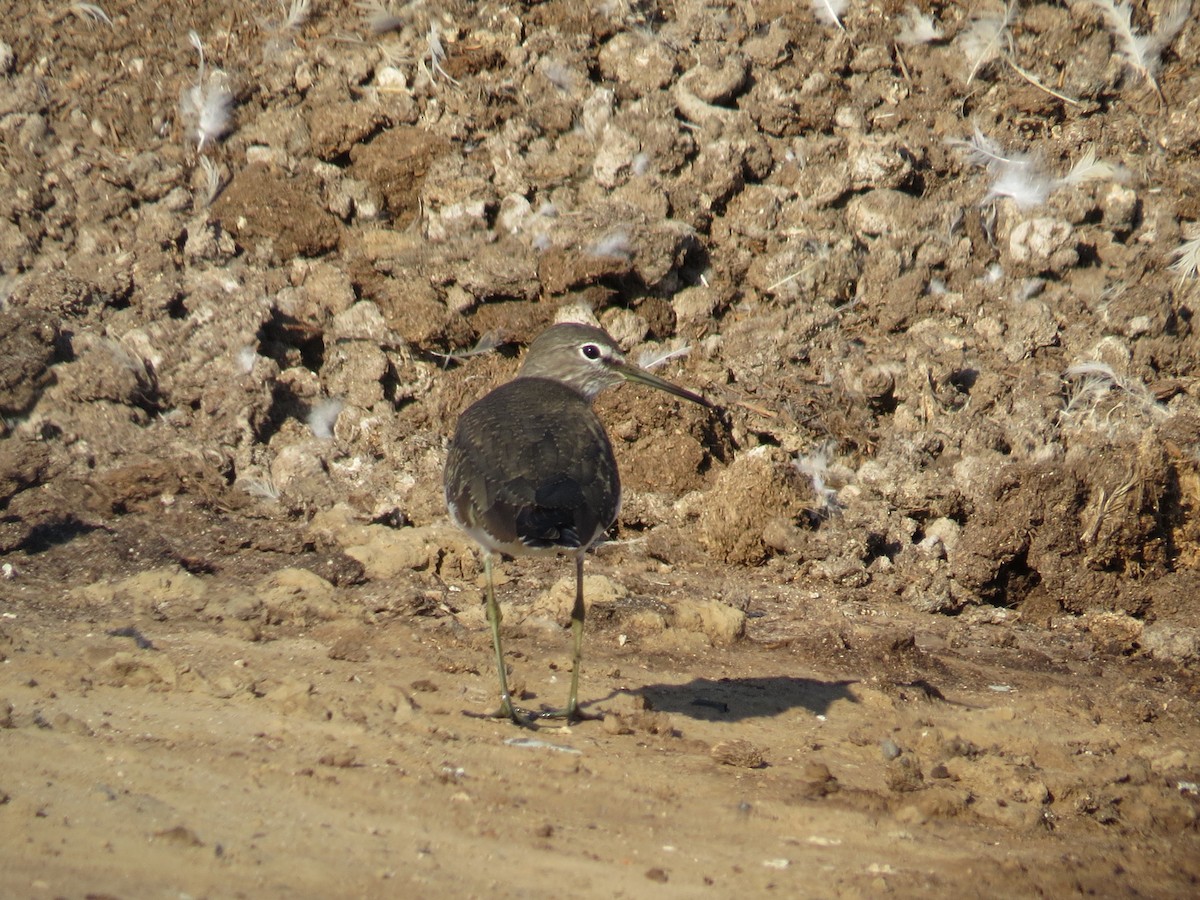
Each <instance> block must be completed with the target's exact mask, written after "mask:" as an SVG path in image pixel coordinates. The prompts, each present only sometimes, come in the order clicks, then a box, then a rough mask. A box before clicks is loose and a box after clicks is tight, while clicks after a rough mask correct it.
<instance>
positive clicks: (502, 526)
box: [444, 322, 713, 725]
mask: <svg viewBox="0 0 1200 900" xmlns="http://www.w3.org/2000/svg"><path fill="white" fill-rule="evenodd" d="M625 382H633V383H635V384H642V385H646V386H648V387H652V388H657V389H658V390H661V391H665V392H667V393H668V394H673V395H674V396H676V397H680V398H682V399H684V400H690V401H691V402H693V403H698V404H700V405H701V406H704V407H708V408H712V406H713V405H712V403H710V402H709V401H708V400H707V399H706V398H704V397H702V396H700V395H699V394H695V393H692V392H691V391H688V390H686V389H684V388H682V387H679V386H678V385H675V384H672V383H671V382H669V381H666V380H664V379H662V378H659V377H658V376H656V375H653V374H651V373H650V372H647V371H646V370H645V369H642V368H641V367H639V366H637V365H634V364H633V363H631V362H629V361H628V360H626V358H625V355H624V354H623V353H622V352H621V348H620V346H619V345H618V344H617V342H616V341H615V340H613V338H612V337H611V336H610V335H609V334H608V333H607V332H605V331H604V330H603V329H601V328H597V327H595V326H592V325H586V324H581V323H574V322H565V323H560V324H557V325H552V326H551V327H550V328H548V329H546V330H545V331H544V332H542V333H541V334H540V335H539V336H538V337H537V338H536V339H535V340H534V341H533V342H532V343H531V344H530V345H529V349H528V350H527V351H526V354H525V359H524V362H523V363H522V365H521V369H520V371H519V372H518V373H517V375H516V377H515V378H513V379H512V380H511V381H509V382H507V383H505V384H502V385H500V386H499V387H497V388H496V389H495V390H493V391H491V392H490V393H488V394H486V395H485V396H484V397H482V398H481V399H479V400H476V401H475V402H474V403H473V404H471V405H470V406H469V407H467V409H466V410H464V411H463V413H462V414H461V416H460V417H459V419H458V424H457V426H456V428H455V431H454V436H453V437H452V439H451V441H450V446H449V452H448V454H447V458H446V468H445V473H444V487H445V495H446V506H447V508H448V509H449V512H450V517H451V518H452V519H453V521H454V523H455V524H456V525H457V526H458V527H459V528H461V529H462V530H463V531H464V532H466V534H467V535H468V536H470V537H471V538H472V539H473V540H474V541H475V543H477V544H478V545H479V547H480V550H481V553H482V556H483V568H484V576H485V580H486V592H485V598H484V602H485V604H486V609H487V621H488V624H489V626H490V627H491V633H492V645H493V649H494V650H495V655H496V668H497V671H498V672H499V680H500V708H499V710H498V711H497V712H496V713H494V716H495V717H496V718H508V719H511V720H512V721H513V722H515V723H516V724H518V725H529V724H531V723H532V722H534V721H536V720H538V719H546V718H560V719H566V720H567V722H568V724H569V723H571V722H572V721H575V720H577V719H582V718H591V717H590V716H585V715H584V714H583V713H582V712H581V710H580V708H579V702H578V701H579V669H580V663H581V660H582V656H583V622H584V601H583V559H584V555H585V554H586V553H587V551H588V550H589V549H591V548H592V547H594V546H595V545H596V544H597V543H599V542H600V540H601V539H602V538H603V537H604V535H605V533H606V532H607V531H608V530H609V528H611V527H612V525H613V523H614V522H615V521H616V519H617V514H618V513H619V512H620V509H621V479H620V475H619V474H618V472H617V461H616V458H615V457H614V456H613V449H612V443H611V441H610V440H609V438H608V434H607V432H606V431H605V429H604V424H603V423H602V422H601V421H600V417H599V416H598V415H597V414H596V412H595V410H594V409H593V408H592V402H593V401H594V400H595V399H596V397H597V396H598V395H599V394H600V393H601V392H602V391H604V390H607V389H608V388H613V387H617V386H618V385H621V384H624V383H625ZM561 554H567V555H571V556H574V558H575V603H574V606H573V608H572V610H571V633H572V645H573V652H572V658H571V687H570V693H569V695H568V698H567V705H566V706H565V707H563V708H561V709H550V710H545V709H544V710H541V711H538V712H533V711H530V710H526V709H521V708H519V707H517V706H515V705H514V703H513V698H512V696H511V695H510V693H509V689H508V676H507V672H506V669H505V665H504V651H503V649H502V647H501V641H500V622H501V612H500V607H499V605H498V604H497V602H496V591H495V584H494V581H493V577H492V569H493V565H494V562H495V559H496V557H497V556H501V555H504V556H530V555H540V556H549V555H561Z"/></svg>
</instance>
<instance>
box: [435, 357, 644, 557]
mask: <svg viewBox="0 0 1200 900" xmlns="http://www.w3.org/2000/svg"><path fill="white" fill-rule="evenodd" d="M445 487H446V504H447V506H448V507H449V508H450V514H451V515H452V516H453V517H454V519H455V521H456V522H457V523H458V524H459V526H461V527H462V528H463V529H464V530H465V531H466V532H467V533H468V534H470V535H471V536H472V537H474V538H475V539H476V540H477V541H479V543H480V544H482V545H483V546H484V547H486V548H488V549H489V550H493V551H497V552H501V553H509V554H513V553H529V552H537V551H539V550H546V551H548V550H553V549H556V548H561V549H564V550H575V549H579V548H580V547H588V546H590V545H591V544H593V543H594V542H595V541H596V540H597V539H598V538H599V537H600V536H601V535H602V534H603V533H604V531H606V530H607V529H608V527H609V526H610V525H612V523H613V521H614V520H615V519H616V517H617V512H618V511H619V509H620V504H621V483H620V479H619V478H618V475H617V463H616V460H615V459H614V457H613V452H612V444H611V443H610V442H609V440H608V435H607V434H606V433H605V431H604V426H603V424H602V423H601V422H600V419H599V417H598V416H597V415H596V413H595V412H594V411H593V410H592V407H591V404H590V403H588V401H587V400H586V399H585V398H584V396H583V395H582V394H580V393H578V392H577V391H575V390H573V389H571V388H569V387H566V386H565V385H563V384H561V383H559V382H557V381H553V380H550V379H545V378H518V379H516V380H514V381H510V382H509V383H508V384H505V385H502V386H500V387H498V388H497V389H496V390H494V391H492V392H491V393H490V394H488V395H487V396H485V397H484V398H482V399H481V400H479V401H477V402H476V403H474V404H472V405H471V406H470V407H468V408H467V410H466V411H465V412H464V413H463V414H462V416H461V417H460V418H459V420H458V428H457V429H456V430H455V433H454V438H453V440H452V441H451V442H450V453H449V456H448V458H447V460H446V472H445Z"/></svg>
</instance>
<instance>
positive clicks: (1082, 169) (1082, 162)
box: [1058, 147, 1129, 185]
mask: <svg viewBox="0 0 1200 900" xmlns="http://www.w3.org/2000/svg"><path fill="white" fill-rule="evenodd" d="M1128 177H1129V170H1128V169H1126V168H1125V167H1124V166H1122V165H1120V164H1116V165H1114V164H1113V163H1110V162H1105V161H1104V160H1102V159H1097V158H1096V148H1095V147H1088V148H1087V149H1086V150H1084V151H1083V155H1082V156H1081V157H1079V159H1078V160H1077V161H1076V163H1075V165H1073V166H1071V171H1070V172H1068V173H1067V174H1066V175H1065V176H1064V177H1062V178H1060V179H1059V182H1058V183H1059V184H1060V185H1077V184H1085V183H1087V182H1089V181H1124V180H1125V179H1127V178H1128Z"/></svg>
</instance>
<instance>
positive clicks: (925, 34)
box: [896, 3, 943, 47]
mask: <svg viewBox="0 0 1200 900" xmlns="http://www.w3.org/2000/svg"><path fill="white" fill-rule="evenodd" d="M900 21H901V22H903V23H904V27H903V28H901V29H900V31H899V32H897V34H896V40H897V42H899V43H901V44H904V45H905V46H908V47H911V46H914V45H916V44H930V43H933V42H934V41H940V40H941V39H942V37H943V32H942V29H941V26H939V25H938V23H937V19H935V18H934V17H933V16H932V15H930V14H929V13H923V12H921V11H920V10H919V9H917V8H916V7H915V6H913V5H912V4H911V3H910V4H909V5H908V6H907V7H906V8H905V10H904V15H903V17H901V19H900Z"/></svg>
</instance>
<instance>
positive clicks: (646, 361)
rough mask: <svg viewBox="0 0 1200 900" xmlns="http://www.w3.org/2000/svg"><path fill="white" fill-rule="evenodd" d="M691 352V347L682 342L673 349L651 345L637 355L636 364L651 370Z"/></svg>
mask: <svg viewBox="0 0 1200 900" xmlns="http://www.w3.org/2000/svg"><path fill="white" fill-rule="evenodd" d="M691 352H692V348H691V347H690V346H689V345H687V344H684V345H683V346H681V347H676V348H675V349H674V350H672V349H670V348H667V347H651V348H648V349H646V350H644V351H642V353H641V354H640V355H639V356H638V360H637V364H638V366H640V367H641V368H643V369H646V370H647V371H653V370H654V369H657V368H658V367H659V366H664V365H666V364H667V363H668V362H670V361H671V360H673V359H679V358H680V357H684V356H687V355H688V354H689V353H691Z"/></svg>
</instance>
